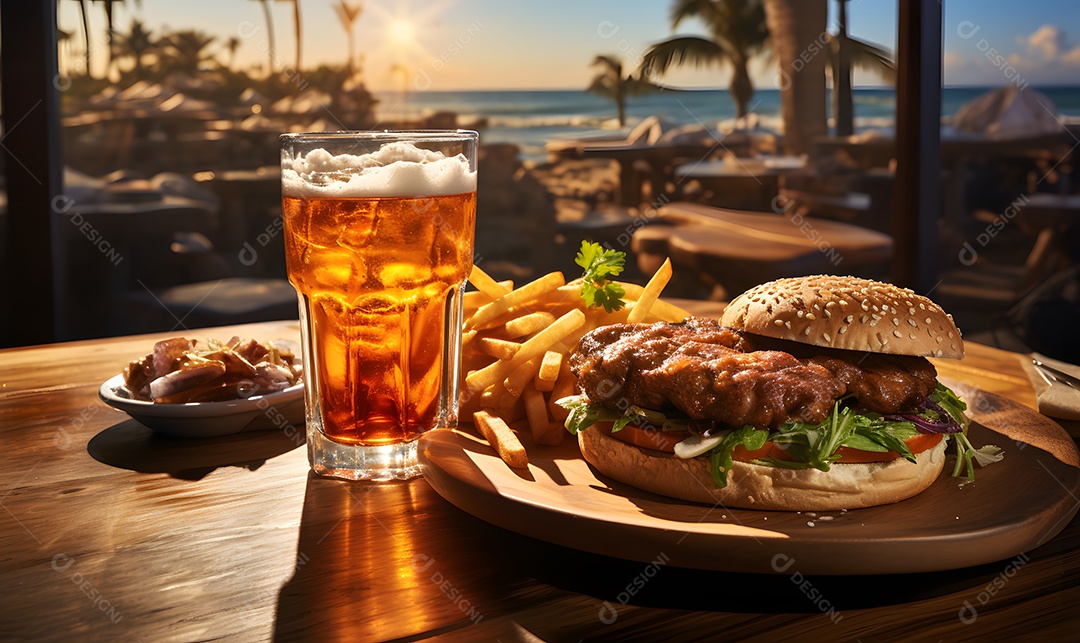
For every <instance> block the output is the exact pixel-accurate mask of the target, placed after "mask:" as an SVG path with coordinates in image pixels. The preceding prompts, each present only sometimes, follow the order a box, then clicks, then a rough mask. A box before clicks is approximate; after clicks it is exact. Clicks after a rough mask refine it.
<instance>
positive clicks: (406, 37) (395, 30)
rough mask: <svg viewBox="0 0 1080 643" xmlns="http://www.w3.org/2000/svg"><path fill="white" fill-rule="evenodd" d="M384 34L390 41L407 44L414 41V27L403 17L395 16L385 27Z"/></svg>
mask: <svg viewBox="0 0 1080 643" xmlns="http://www.w3.org/2000/svg"><path fill="white" fill-rule="evenodd" d="M386 35H387V36H388V37H389V39H390V40H391V41H392V42H395V43H398V44H401V45H409V44H412V43H413V42H414V41H415V36H416V27H415V26H414V25H413V23H412V22H410V21H409V20H408V19H405V18H395V19H393V20H392V21H390V24H388V25H387V27H386Z"/></svg>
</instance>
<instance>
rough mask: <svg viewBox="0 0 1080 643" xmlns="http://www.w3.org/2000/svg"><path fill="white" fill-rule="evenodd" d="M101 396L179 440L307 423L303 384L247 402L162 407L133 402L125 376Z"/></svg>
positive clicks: (105, 386)
mask: <svg viewBox="0 0 1080 643" xmlns="http://www.w3.org/2000/svg"><path fill="white" fill-rule="evenodd" d="M98 396H99V397H100V398H101V400H102V401H103V402H105V403H106V404H108V405H109V406H111V407H113V408H115V409H120V410H121V411H124V412H125V413H127V414H128V415H130V416H131V417H133V418H134V419H136V420H138V421H139V422H141V423H143V424H144V425H146V426H147V427H148V428H150V429H152V430H154V431H157V432H158V433H162V434H165V435H172V436H176V437H184V438H209V437H214V436H218V435H230V434H233V433H240V432H241V431H265V430H270V429H284V428H286V427H288V426H303V424H304V384H303V383H302V382H301V383H298V384H294V385H293V386H290V387H289V388H287V389H284V390H281V391H277V392H275V393H268V394H266V395H252V396H251V397H249V398H246V399H238V400H225V401H222V402H189V403H187V404H162V403H158V402H145V401H143V400H135V399H132V398H131V396H130V394H129V393H128V391H127V389H126V388H125V387H124V376H123V374H120V375H116V376H114V377H111V378H109V379H108V380H106V381H105V382H103V383H102V384H101V388H99V389H98Z"/></svg>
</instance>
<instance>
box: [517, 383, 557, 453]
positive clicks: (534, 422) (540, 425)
mask: <svg viewBox="0 0 1080 643" xmlns="http://www.w3.org/2000/svg"><path fill="white" fill-rule="evenodd" d="M521 397H522V398H523V399H524V400H525V417H526V418H527V419H528V420H529V430H530V431H532V436H533V441H537V442H538V441H539V440H540V437H541V436H542V435H544V434H545V433H547V430H548V428H549V427H550V426H551V418H550V417H549V416H548V410H547V402H545V401H544V394H543V393H541V392H540V391H538V390H536V389H535V388H527V389H525V392H524V393H522V395H521Z"/></svg>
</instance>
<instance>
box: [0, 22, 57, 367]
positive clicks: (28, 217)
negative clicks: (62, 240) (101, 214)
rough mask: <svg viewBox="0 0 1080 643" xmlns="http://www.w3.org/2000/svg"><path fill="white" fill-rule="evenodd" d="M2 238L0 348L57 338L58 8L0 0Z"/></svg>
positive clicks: (38, 342) (49, 340)
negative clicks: (4, 222)
mask: <svg viewBox="0 0 1080 643" xmlns="http://www.w3.org/2000/svg"><path fill="white" fill-rule="evenodd" d="M0 15H3V20H0V64H2V68H0V93H2V95H3V103H2V109H3V119H4V133H3V138H2V139H0V144H2V145H0V146H2V147H3V154H4V172H5V174H6V179H7V182H6V188H7V198H8V203H7V232H6V238H7V242H6V247H5V248H4V250H3V254H2V257H3V266H0V270H2V271H3V276H2V277H0V296H2V298H3V302H4V303H3V304H0V309H2V310H3V311H4V312H3V314H2V315H0V345H6V346H19V345H27V344H40V343H45V342H51V341H54V340H55V339H56V328H57V326H56V323H57V320H56V315H55V311H56V305H57V302H56V293H57V286H56V281H55V278H56V275H55V271H54V269H53V265H54V264H53V254H54V252H53V229H52V228H53V224H52V209H53V199H55V198H56V197H58V196H59V195H60V192H61V190H62V185H61V176H62V171H61V168H62V162H61V158H60V111H59V101H58V96H57V94H58V92H57V84H58V83H60V82H61V80H62V79H61V78H60V77H59V74H58V71H57V61H56V56H57V53H56V2H53V1H52V0H0Z"/></svg>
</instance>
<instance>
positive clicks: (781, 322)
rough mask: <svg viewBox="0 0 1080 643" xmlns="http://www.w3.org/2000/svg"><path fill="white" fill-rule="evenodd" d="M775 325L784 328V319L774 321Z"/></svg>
mask: <svg viewBox="0 0 1080 643" xmlns="http://www.w3.org/2000/svg"><path fill="white" fill-rule="evenodd" d="M773 323H774V324H776V325H777V326H783V325H784V320H782V319H774V320H773Z"/></svg>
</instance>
